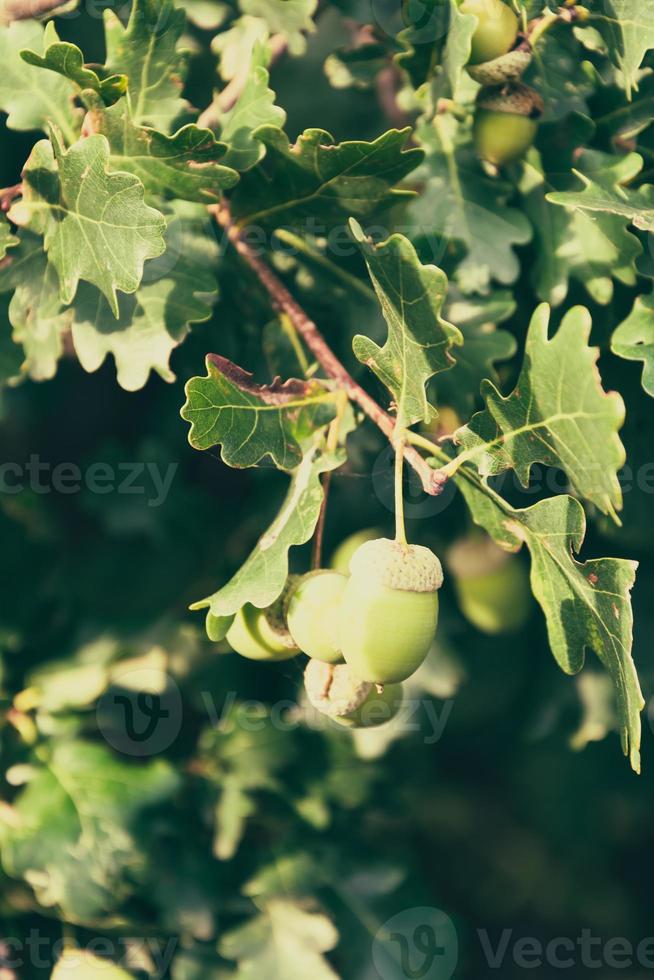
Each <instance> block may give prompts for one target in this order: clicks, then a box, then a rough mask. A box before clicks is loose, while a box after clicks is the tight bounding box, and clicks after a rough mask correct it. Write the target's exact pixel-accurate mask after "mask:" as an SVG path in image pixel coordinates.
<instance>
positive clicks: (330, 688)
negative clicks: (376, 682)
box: [304, 660, 373, 718]
mask: <svg viewBox="0 0 654 980" xmlns="http://www.w3.org/2000/svg"><path fill="white" fill-rule="evenodd" d="M304 688H305V690H306V692H307V697H308V698H309V701H310V702H311V704H312V705H313V707H314V708H316V709H317V710H318V711H321V712H322V713H323V714H324V715H328V716H329V717H330V718H336V717H340V716H343V715H349V714H351V713H352V712H353V711H356V709H357V708H358V707H360V706H361V705H362V704H363V702H364V701H365V700H366V698H367V697H368V695H369V694H370V692H371V691H372V688H373V685H372V684H369V683H368V682H367V681H361V680H359V678H358V677H355V676H354V674H353V673H352V671H351V670H350V668H349V667H348V665H347V664H327V663H324V662H323V661H322V660H310V661H309V663H308V664H307V669H306V670H305V672H304Z"/></svg>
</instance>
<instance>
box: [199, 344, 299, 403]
mask: <svg viewBox="0 0 654 980" xmlns="http://www.w3.org/2000/svg"><path fill="white" fill-rule="evenodd" d="M207 360H208V361H209V362H210V363H211V364H212V365H213V366H214V367H215V368H217V369H218V371H220V373H221V374H222V375H224V376H225V377H226V378H227V380H228V381H230V382H231V383H232V384H233V385H235V387H237V388H238V389H239V391H244V392H246V393H247V394H248V395H254V397H255V398H259V399H261V401H262V402H265V403H266V404H267V405H283V404H284V403H285V402H287V401H291V400H292V399H294V398H297V397H305V396H309V395H311V394H313V393H314V392H315V391H316V382H311V381H302V380H300V379H299V378H289V379H288V381H284V382H282V380H281V378H279V377H276V378H274V379H273V381H272V383H271V384H269V385H261V384H257V382H256V381H253V380H252V374H251V372H250V371H245V370H244V369H243V368H242V367H239V366H238V364H234V362H233V361H230V360H228V359H227V358H226V357H221V355H220V354H209V355H208V357H207Z"/></svg>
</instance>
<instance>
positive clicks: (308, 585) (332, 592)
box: [286, 569, 347, 664]
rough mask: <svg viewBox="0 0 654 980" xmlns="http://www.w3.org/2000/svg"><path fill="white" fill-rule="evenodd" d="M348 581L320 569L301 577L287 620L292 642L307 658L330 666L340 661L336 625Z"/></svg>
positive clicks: (331, 572) (293, 593)
mask: <svg viewBox="0 0 654 980" xmlns="http://www.w3.org/2000/svg"><path fill="white" fill-rule="evenodd" d="M346 585H347V578H346V577H345V575H341V573H340V572H333V571H330V570H329V569H319V570H318V571H315V572H309V574H308V575H303V576H302V578H301V579H300V580H299V582H298V583H297V585H296V586H295V588H294V589H293V591H292V592H291V595H290V598H289V601H288V610H287V614H286V621H287V623H288V630H289V633H290V634H291V636H292V638H293V640H294V641H295V643H296V644H297V646H298V647H299V648H300V650H302V651H303V653H306V654H307V656H308V657H312V658H313V659H314V660H322V661H324V662H325V663H329V664H333V663H338V661H339V660H342V659H343V657H342V655H341V651H340V646H339V639H338V622H339V611H340V606H341V602H342V600H343V593H344V591H345V586H346Z"/></svg>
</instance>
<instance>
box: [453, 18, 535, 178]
mask: <svg viewBox="0 0 654 980" xmlns="http://www.w3.org/2000/svg"><path fill="white" fill-rule="evenodd" d="M460 9H461V11H462V12H463V13H466V14H474V15H475V17H476V18H477V27H476V29H475V32H474V34H473V36H472V41H471V53H470V60H469V62H468V65H467V71H468V74H469V75H470V76H471V77H472V78H474V80H475V81H476V82H479V84H480V85H481V86H482V87H481V89H480V90H479V94H478V96H477V105H476V109H475V121H474V141H475V148H476V150H477V154H478V155H479V157H480V158H481V159H482V160H485V161H487V162H488V163H491V164H494V165H495V166H497V167H501V166H503V165H504V164H507V163H511V162H512V161H513V160H517V159H518V158H519V157H521V156H522V155H523V154H524V153H525V152H526V151H527V150H528V149H529V147H530V146H531V145H532V143H533V141H534V138H535V136H536V131H537V129H538V120H539V119H540V117H541V115H542V113H543V100H542V98H541V96H540V95H539V94H538V92H536V91H535V90H534V89H532V88H530V87H529V86H528V85H524V84H523V83H522V81H521V79H522V76H523V74H524V72H525V71H526V70H527V68H528V67H529V65H530V63H531V59H532V51H531V46H530V44H529V42H528V41H527V40H524V39H523V40H521V38H520V34H519V21H518V18H517V16H516V14H515V13H514V11H513V10H512V9H511V8H510V7H509V6H507V4H506V3H504V2H503V0H461V3H460Z"/></svg>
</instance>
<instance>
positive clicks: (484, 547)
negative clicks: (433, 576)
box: [446, 534, 531, 634]
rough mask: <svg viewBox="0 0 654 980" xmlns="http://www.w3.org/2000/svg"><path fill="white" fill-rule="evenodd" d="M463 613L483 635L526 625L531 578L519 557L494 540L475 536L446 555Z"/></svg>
mask: <svg viewBox="0 0 654 980" xmlns="http://www.w3.org/2000/svg"><path fill="white" fill-rule="evenodd" d="M446 561H447V566H448V568H449V570H450V571H451V572H452V576H453V578H454V587H455V589H456V593H457V597H458V600H459V605H460V606H461V611H462V612H463V614H464V615H465V617H466V619H468V620H469V622H471V623H472V624H473V626H476V627H477V629H479V630H481V631H482V632H483V633H490V634H500V633H514V632H516V631H517V630H519V629H521V627H522V626H524V624H525V622H526V620H527V618H528V616H529V612H530V607H531V589H530V586H529V576H528V574H527V570H526V569H525V567H524V565H523V563H522V562H521V561H520V559H519V558H517V556H515V555H512V554H510V553H509V552H506V551H503V550H502V548H498V546H497V545H496V544H495V543H494V541H493V540H492V539H491V538H489V537H486V536H483V535H481V534H472V535H470V536H469V537H467V538H463V539H462V540H461V541H457V543H456V544H455V545H453V546H452V547H451V548H450V549H449V551H448V553H447V556H446Z"/></svg>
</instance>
